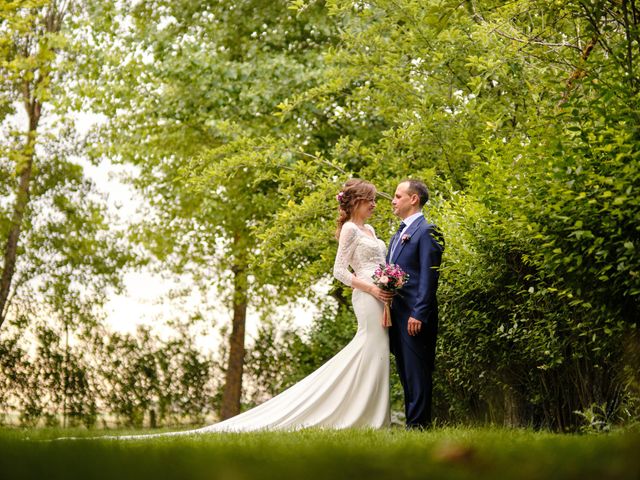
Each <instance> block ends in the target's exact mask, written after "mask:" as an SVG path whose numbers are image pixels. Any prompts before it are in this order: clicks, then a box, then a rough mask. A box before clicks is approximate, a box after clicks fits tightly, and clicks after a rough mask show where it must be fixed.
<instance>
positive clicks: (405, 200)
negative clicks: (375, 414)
mask: <svg viewBox="0 0 640 480" xmlns="http://www.w3.org/2000/svg"><path fill="white" fill-rule="evenodd" d="M428 199H429V192H428V190H427V187H426V186H425V184H424V183H422V182H419V181H417V180H405V181H403V182H402V183H400V184H399V185H398V188H397V189H396V193H395V195H394V197H393V200H392V202H391V204H392V205H393V213H394V214H395V215H397V216H398V217H400V218H401V219H402V222H401V223H400V227H399V228H398V231H397V232H396V234H395V235H394V236H393V237H392V238H391V241H390V242H389V251H388V253H387V262H388V263H395V264H397V265H399V266H400V267H401V268H402V269H403V270H404V271H405V272H407V273H408V274H409V280H408V281H407V283H406V284H405V285H404V287H403V288H402V289H401V290H400V291H399V292H398V294H397V295H396V296H395V297H394V298H393V302H392V304H391V320H392V325H391V328H390V330H389V341H390V349H391V352H392V353H393V355H394V357H395V359H396V366H397V368H398V374H399V376H400V382H401V383H402V388H403V390H404V404H405V415H406V422H407V429H414V428H415V429H425V428H428V427H429V426H430V424H431V390H432V372H433V367H434V359H435V350H436V335H437V333H438V303H437V300H436V289H437V288H438V267H439V266H440V260H441V258H442V252H443V251H444V241H443V239H442V236H441V235H440V234H439V232H438V231H437V229H436V227H435V225H432V224H429V223H427V221H426V220H425V218H424V216H423V215H422V207H424V205H425V203H427V200H428Z"/></svg>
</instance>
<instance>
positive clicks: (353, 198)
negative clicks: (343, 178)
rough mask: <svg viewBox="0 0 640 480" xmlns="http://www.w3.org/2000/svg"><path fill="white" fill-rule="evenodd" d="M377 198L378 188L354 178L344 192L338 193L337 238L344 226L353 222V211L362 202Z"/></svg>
mask: <svg viewBox="0 0 640 480" xmlns="http://www.w3.org/2000/svg"><path fill="white" fill-rule="evenodd" d="M375 198H376V187H374V186H373V184H372V183H369V182H365V181H364V180H360V179H359V178H352V179H351V180H347V182H346V183H345V184H344V185H343V186H342V190H340V193H338V196H337V199H338V228H337V229H336V238H340V232H341V231H342V226H343V225H344V223H345V222H347V221H348V220H351V215H353V211H354V210H355V209H356V208H357V207H358V205H359V204H360V202H370V201H371V200H375Z"/></svg>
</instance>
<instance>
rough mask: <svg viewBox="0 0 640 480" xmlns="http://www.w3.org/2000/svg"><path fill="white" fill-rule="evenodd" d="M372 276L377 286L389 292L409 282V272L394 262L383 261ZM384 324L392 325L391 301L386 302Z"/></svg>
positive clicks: (385, 325) (384, 325)
mask: <svg viewBox="0 0 640 480" xmlns="http://www.w3.org/2000/svg"><path fill="white" fill-rule="evenodd" d="M371 278H373V283H374V285H375V286H376V287H378V288H381V289H382V290H387V291H389V292H396V291H398V290H400V289H401V288H402V287H403V286H404V284H405V283H407V280H408V279H409V274H408V273H406V272H405V271H404V270H402V268H400V266H399V265H396V264H394V263H387V264H382V263H381V264H380V265H379V266H378V268H376V271H375V272H374V273H373V276H372V277H371ZM392 301H393V300H392ZM382 326H383V327H390V326H391V303H385V304H384V314H383V316H382Z"/></svg>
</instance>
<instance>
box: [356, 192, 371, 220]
mask: <svg viewBox="0 0 640 480" xmlns="http://www.w3.org/2000/svg"><path fill="white" fill-rule="evenodd" d="M375 209H376V199H375V197H373V198H372V199H371V200H363V201H361V202H360V203H358V206H357V207H356V208H355V209H354V211H353V217H354V218H361V219H363V220H366V219H367V218H369V217H370V216H371V215H372V214H373V211H374V210H375Z"/></svg>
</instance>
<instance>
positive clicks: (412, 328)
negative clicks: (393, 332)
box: [407, 317, 422, 337]
mask: <svg viewBox="0 0 640 480" xmlns="http://www.w3.org/2000/svg"><path fill="white" fill-rule="evenodd" d="M421 328H422V322H421V321H420V320H416V319H415V318H413V317H409V322H407V330H408V331H409V335H411V336H412V337H414V336H416V335H417V334H418V333H420V329H421Z"/></svg>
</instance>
